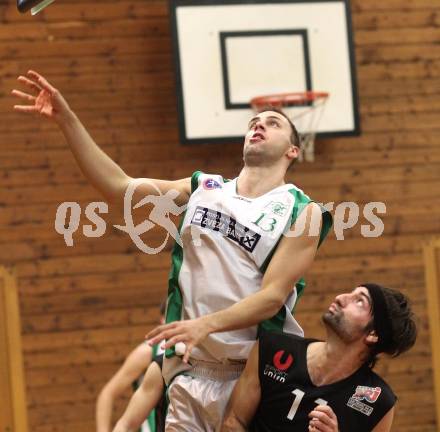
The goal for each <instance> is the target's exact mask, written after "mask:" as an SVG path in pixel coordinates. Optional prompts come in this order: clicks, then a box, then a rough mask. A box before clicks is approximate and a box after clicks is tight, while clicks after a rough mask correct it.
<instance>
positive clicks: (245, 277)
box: [164, 171, 331, 430]
mask: <svg viewBox="0 0 440 432" xmlns="http://www.w3.org/2000/svg"><path fill="white" fill-rule="evenodd" d="M191 189H192V193H191V196H190V199H189V202H188V206H187V209H186V212H185V215H184V217H183V219H182V221H181V226H180V230H179V232H180V238H181V243H182V246H183V247H182V246H181V245H179V244H178V243H176V244H175V246H174V249H173V253H172V268H171V272H170V279H169V291H168V305H167V316H166V321H167V322H172V321H176V320H182V319H193V318H198V317H201V316H203V315H206V314H210V313H213V312H216V311H219V310H223V309H226V308H228V307H230V306H232V305H233V304H235V303H237V302H238V301H240V300H242V299H244V298H246V297H248V296H250V295H251V294H254V293H256V292H258V291H259V290H260V288H261V285H262V279H263V276H264V272H265V270H266V268H267V267H268V265H269V263H270V260H271V258H272V256H273V254H274V252H275V251H276V248H277V246H278V244H279V242H280V240H281V239H282V237H283V234H284V233H286V232H287V231H288V230H289V229H290V227H291V225H292V224H293V223H294V222H295V221H296V219H297V218H298V216H299V215H300V213H301V211H302V210H303V209H304V208H305V207H306V206H307V204H309V203H310V202H311V201H312V200H311V199H310V198H309V197H308V196H307V195H306V194H304V192H303V191H302V190H301V189H299V188H297V187H296V186H294V185H293V184H285V185H282V186H279V187H277V188H275V189H273V190H271V191H269V192H267V193H266V194H264V195H262V196H259V197H257V198H247V197H243V196H240V195H238V194H237V179H234V180H230V181H228V180H225V179H224V178H223V177H222V176H220V175H213V174H204V173H202V172H200V171H197V172H195V173H194V174H193V175H192V177H191ZM322 219H323V224H322V229H321V239H320V242H321V241H322V240H323V239H324V237H325V236H326V234H327V233H328V230H329V228H330V226H331V216H330V214H329V213H328V212H326V211H323V213H322ZM294 260H295V257H292V263H293V262H294ZM303 288H304V284H303V282H302V281H292V293H291V295H290V296H289V298H288V299H287V301H286V303H285V306H284V307H283V308H282V309H281V310H280V311H279V312H278V314H277V315H276V316H275V317H273V318H272V319H271V320H269V321H266V322H264V323H261V324H260V325H262V326H263V327H265V328H268V329H272V330H278V331H280V332H288V333H293V334H296V335H303V331H302V329H301V327H300V326H299V324H298V323H297V322H296V320H295V318H294V317H293V315H292V312H291V311H292V310H293V308H294V306H295V303H296V301H297V300H298V297H299V295H300V294H301V291H302V289H303ZM257 334H258V326H253V327H251V328H247V329H242V330H234V331H227V332H221V333H215V334H211V335H209V336H208V337H207V338H206V339H205V340H204V341H203V342H202V343H201V344H200V345H199V346H197V347H195V348H193V350H192V353H191V360H192V362H193V364H194V363H197V362H202V363H203V364H209V365H212V364H223V365H228V364H230V363H235V362H237V361H242V362H244V361H245V360H246V359H247V357H248V355H249V352H250V350H251V348H252V346H253V344H254V343H255V340H256V338H257ZM173 355H174V352H173V350H167V352H166V357H167V358H166V359H165V361H164V378H165V381H169V380H170V379H171V378H172V377H173V375H175V374H176V372H177V370H178V368H177V367H176V360H177V359H175V358H174V359H172V357H173ZM172 360H173V361H172ZM167 364H168V366H167ZM189 374H190V372H189ZM208 375H209V374H208ZM214 375H216V374H214ZM232 375H233V374H232ZM232 375H231V376H232ZM203 376H206V373H205V372H204V373H203ZM173 382H174V381H173ZM170 395H171V392H170ZM170 404H171V401H170ZM170 407H171V405H170ZM169 409H170V408H169ZM179 421H182V419H179ZM167 422H168V418H167ZM176 424H177V421H176ZM167 425H168V423H167ZM204 427H205V429H206V428H207V426H206V425H205V426H204ZM193 429H194V430H199V429H196V428H193ZM208 429H209V428H208ZM170 430H184V428H182V429H179V428H175V429H174V428H173V429H170ZM200 430H203V428H202V427H200ZM206 430H207V429H206ZM213 430H214V429H213Z"/></svg>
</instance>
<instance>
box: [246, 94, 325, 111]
mask: <svg viewBox="0 0 440 432" xmlns="http://www.w3.org/2000/svg"><path fill="white" fill-rule="evenodd" d="M328 97H329V93H327V92H323V91H304V92H288V93H277V94H271V95H262V96H255V97H254V98H252V99H251V101H250V104H251V106H252V108H254V109H258V108H261V107H264V106H274V107H277V106H278V107H279V106H295V105H304V104H306V103H310V102H315V101H318V100H326V99H327V98H328Z"/></svg>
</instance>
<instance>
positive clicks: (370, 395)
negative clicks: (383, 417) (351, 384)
mask: <svg viewBox="0 0 440 432" xmlns="http://www.w3.org/2000/svg"><path fill="white" fill-rule="evenodd" d="M381 392H382V389H381V388H380V387H367V386H357V387H356V392H355V393H354V395H353V396H352V397H354V398H356V399H357V400H360V401H362V400H366V401H367V402H370V403H374V402H376V401H377V398H378V397H379V396H380V394H381Z"/></svg>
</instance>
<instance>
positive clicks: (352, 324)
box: [322, 287, 372, 342]
mask: <svg viewBox="0 0 440 432" xmlns="http://www.w3.org/2000/svg"><path fill="white" fill-rule="evenodd" d="M371 318H372V315H371V298H370V295H369V292H368V290H367V289H366V288H365V287H357V288H356V289H354V290H353V291H352V292H350V293H346V294H340V295H338V296H336V298H335V301H334V302H333V303H332V304H331V305H330V307H329V308H328V310H327V312H326V313H325V314H324V315H323V317H322V319H323V321H324V323H325V324H326V325H327V326H329V327H330V328H331V329H332V330H333V332H334V333H336V334H337V335H338V336H339V337H340V338H341V339H342V340H344V341H345V342H352V341H355V340H358V339H360V338H363V337H364V336H365V334H366V332H365V329H366V328H367V326H368V324H369V323H370V321H371Z"/></svg>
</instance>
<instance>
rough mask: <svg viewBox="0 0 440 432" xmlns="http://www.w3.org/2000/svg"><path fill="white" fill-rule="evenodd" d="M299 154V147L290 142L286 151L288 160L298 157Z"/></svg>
mask: <svg viewBox="0 0 440 432" xmlns="http://www.w3.org/2000/svg"><path fill="white" fill-rule="evenodd" d="M298 156H299V147H297V146H296V145H293V144H290V146H289V150H288V151H287V157H288V158H289V160H294V159H298Z"/></svg>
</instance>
